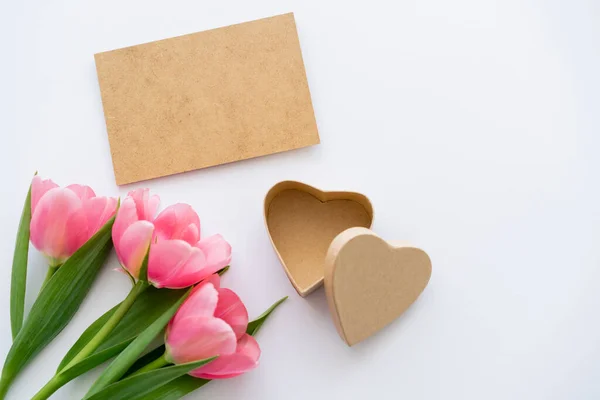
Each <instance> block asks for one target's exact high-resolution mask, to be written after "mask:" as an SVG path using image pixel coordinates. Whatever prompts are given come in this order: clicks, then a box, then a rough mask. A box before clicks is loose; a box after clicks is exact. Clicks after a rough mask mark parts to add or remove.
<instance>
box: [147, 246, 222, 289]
mask: <svg viewBox="0 0 600 400" xmlns="http://www.w3.org/2000/svg"><path fill="white" fill-rule="evenodd" d="M205 264H206V259H205V257H204V253H202V251H200V249H197V248H195V247H192V246H190V245H189V244H188V243H186V242H184V241H183V240H160V239H158V240H157V242H156V243H152V246H151V248H150V257H149V260H148V280H149V281H150V282H151V283H152V285H154V286H155V287H157V288H161V287H167V288H170V289H181V288H185V287H188V286H192V285H194V284H196V283H198V282H200V281H201V280H202V279H204V278H206V277H207V276H209V275H210V273H204V271H203V266H204V265H205Z"/></svg>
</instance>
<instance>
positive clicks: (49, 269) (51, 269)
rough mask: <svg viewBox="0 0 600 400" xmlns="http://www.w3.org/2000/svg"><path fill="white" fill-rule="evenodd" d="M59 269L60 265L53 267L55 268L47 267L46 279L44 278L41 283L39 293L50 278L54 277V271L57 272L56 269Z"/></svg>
mask: <svg viewBox="0 0 600 400" xmlns="http://www.w3.org/2000/svg"><path fill="white" fill-rule="evenodd" d="M59 267H60V265H55V266H51V265H50V266H49V267H48V272H46V277H45V278H44V282H43V283H42V287H41V288H40V292H41V291H42V289H44V286H46V284H47V283H48V281H49V280H50V278H52V277H53V276H54V274H55V273H56V271H57V270H58V268H59Z"/></svg>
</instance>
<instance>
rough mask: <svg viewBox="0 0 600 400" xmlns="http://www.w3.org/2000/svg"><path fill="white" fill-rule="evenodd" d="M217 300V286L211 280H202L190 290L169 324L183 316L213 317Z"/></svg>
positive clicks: (174, 322)
mask: <svg viewBox="0 0 600 400" xmlns="http://www.w3.org/2000/svg"><path fill="white" fill-rule="evenodd" d="M218 302H219V292H218V291H217V288H216V287H215V286H214V285H213V284H212V283H211V282H206V283H205V282H203V283H201V284H199V285H198V286H196V287H195V288H194V289H193V290H192V293H190V295H189V296H188V298H187V299H186V300H185V301H184V302H183V304H182V305H181V306H180V307H179V310H177V313H176V314H175V316H173V318H172V319H171V322H169V324H170V325H172V324H176V323H177V321H178V320H179V319H181V318H184V317H198V318H209V317H213V316H214V314H215V309H216V308H217V303H218Z"/></svg>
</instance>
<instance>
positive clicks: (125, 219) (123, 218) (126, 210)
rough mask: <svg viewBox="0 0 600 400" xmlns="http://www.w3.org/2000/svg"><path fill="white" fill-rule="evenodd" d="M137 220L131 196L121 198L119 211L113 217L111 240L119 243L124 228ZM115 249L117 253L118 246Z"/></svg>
mask: <svg viewBox="0 0 600 400" xmlns="http://www.w3.org/2000/svg"><path fill="white" fill-rule="evenodd" d="M138 220H139V219H138V216H137V211H136V208H135V201H134V200H133V199H132V198H131V197H125V199H123V201H122V202H121V206H120V207H119V211H118V212H117V216H116V218H115V223H114V224H113V227H112V238H113V242H114V243H115V244H116V243H119V242H120V241H121V236H123V233H125V230H127V228H129V226H130V225H131V224H133V223H134V222H136V221H138ZM116 250H117V254H119V248H118V247H116ZM119 258H120V257H119Z"/></svg>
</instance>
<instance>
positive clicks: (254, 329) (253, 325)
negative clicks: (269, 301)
mask: <svg viewBox="0 0 600 400" xmlns="http://www.w3.org/2000/svg"><path fill="white" fill-rule="evenodd" d="M287 298H288V297H287V296H285V297H283V298H281V299H279V300H277V301H276V302H275V303H273V305H272V306H271V307H269V308H267V310H266V311H265V312H264V313H262V314H261V315H259V316H258V318H256V319H255V320H254V321H250V322H248V328H246V333H247V334H248V335H251V336H254V335H256V334H257V333H258V331H259V330H260V328H261V327H262V326H263V324H264V323H265V321H266V320H267V318H269V315H271V313H272V312H273V311H275V309H276V308H277V307H279V305H280V304H281V303H283V302H284V301H286V300H287Z"/></svg>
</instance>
